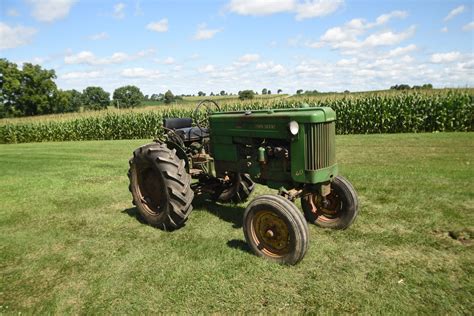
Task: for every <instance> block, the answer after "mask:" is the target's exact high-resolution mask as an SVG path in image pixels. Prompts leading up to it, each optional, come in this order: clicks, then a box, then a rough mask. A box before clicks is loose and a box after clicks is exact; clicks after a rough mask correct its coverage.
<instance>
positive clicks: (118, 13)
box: [112, 2, 126, 19]
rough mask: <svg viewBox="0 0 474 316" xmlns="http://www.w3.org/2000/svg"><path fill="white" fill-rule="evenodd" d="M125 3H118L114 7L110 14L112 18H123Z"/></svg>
mask: <svg viewBox="0 0 474 316" xmlns="http://www.w3.org/2000/svg"><path fill="white" fill-rule="evenodd" d="M125 7H126V5H125V3H123V2H119V3H117V4H115V5H114V12H113V13H112V16H113V17H114V18H116V19H123V18H124V17H125V12H124V10H125Z"/></svg>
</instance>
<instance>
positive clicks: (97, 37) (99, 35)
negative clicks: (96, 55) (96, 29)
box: [89, 32, 109, 41]
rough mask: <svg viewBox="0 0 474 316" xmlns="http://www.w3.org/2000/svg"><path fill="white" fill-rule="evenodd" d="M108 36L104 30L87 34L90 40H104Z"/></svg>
mask: <svg viewBox="0 0 474 316" xmlns="http://www.w3.org/2000/svg"><path fill="white" fill-rule="evenodd" d="M108 38H109V34H107V33H106V32H100V33H97V34H92V35H91V36H89V39H90V40H92V41H100V40H105V39H108Z"/></svg>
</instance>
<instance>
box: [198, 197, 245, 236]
mask: <svg viewBox="0 0 474 316" xmlns="http://www.w3.org/2000/svg"><path fill="white" fill-rule="evenodd" d="M193 207H194V208H195V209H201V210H203V211H206V212H208V213H210V214H212V215H214V216H217V217H218V218H219V219H221V220H223V221H226V222H228V223H231V224H232V227H233V228H236V229H237V228H242V223H243V216H244V212H245V208H243V207H241V206H238V205H235V204H220V203H217V202H215V201H212V200H210V199H209V198H208V197H206V196H204V195H202V196H197V197H196V198H195V199H194V201H193Z"/></svg>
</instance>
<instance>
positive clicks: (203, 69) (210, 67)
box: [198, 65, 216, 73]
mask: <svg viewBox="0 0 474 316" xmlns="http://www.w3.org/2000/svg"><path fill="white" fill-rule="evenodd" d="M215 70H216V67H215V66H214V65H206V66H204V67H200V68H198V71H199V72H201V73H210V72H214V71H215Z"/></svg>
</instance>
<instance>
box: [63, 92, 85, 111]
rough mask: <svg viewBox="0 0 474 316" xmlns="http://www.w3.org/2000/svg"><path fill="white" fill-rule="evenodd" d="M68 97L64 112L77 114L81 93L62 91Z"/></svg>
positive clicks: (80, 103)
mask: <svg viewBox="0 0 474 316" xmlns="http://www.w3.org/2000/svg"><path fill="white" fill-rule="evenodd" d="M63 92H65V93H66V94H67V97H68V106H67V108H65V112H79V110H80V109H81V106H82V93H80V92H79V91H77V90H75V89H72V90H66V91H63Z"/></svg>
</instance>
